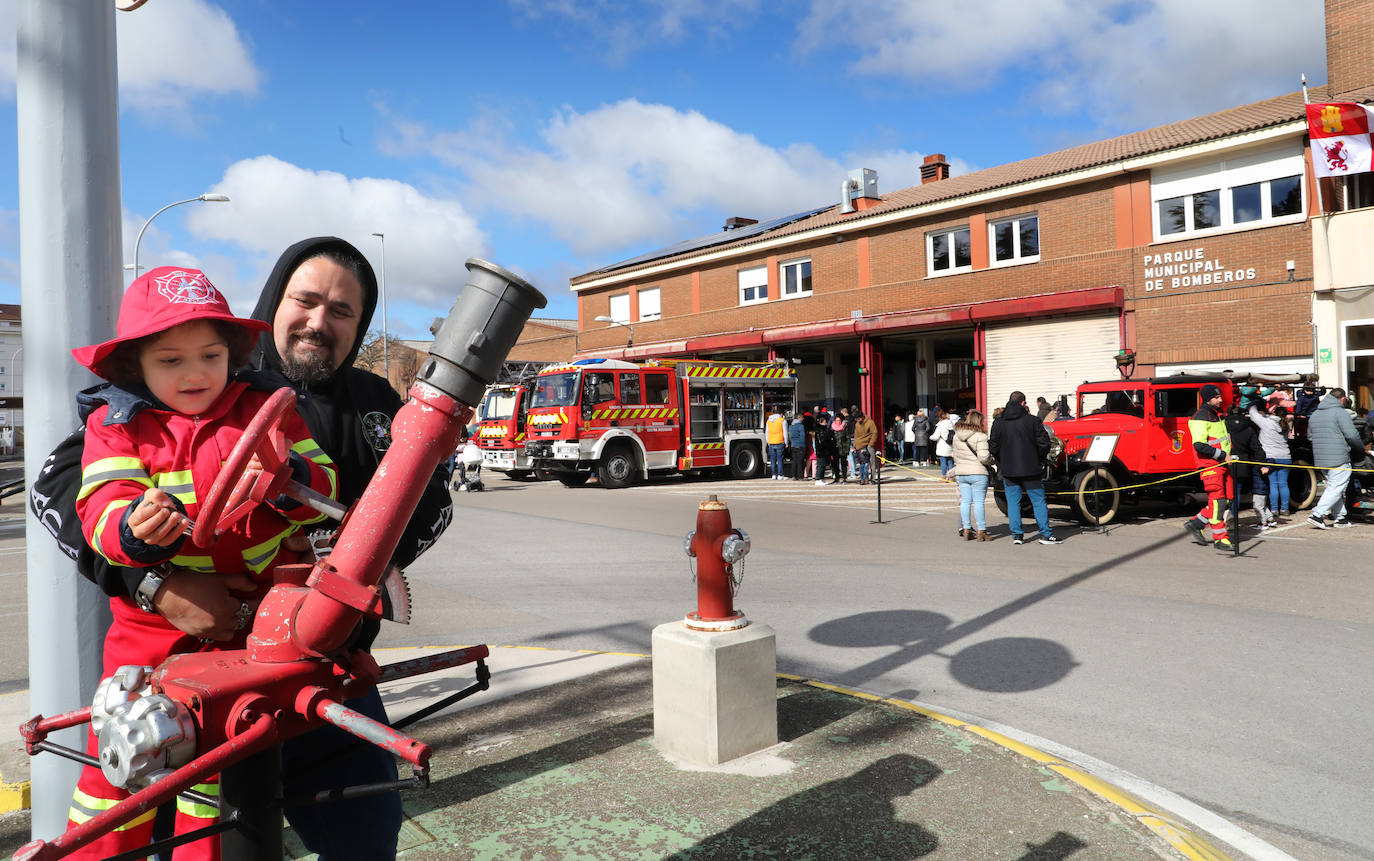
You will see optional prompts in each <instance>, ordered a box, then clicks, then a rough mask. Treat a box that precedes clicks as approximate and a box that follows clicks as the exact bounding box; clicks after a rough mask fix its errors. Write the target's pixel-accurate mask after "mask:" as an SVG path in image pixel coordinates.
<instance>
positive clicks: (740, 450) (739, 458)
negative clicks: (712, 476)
mask: <svg viewBox="0 0 1374 861" xmlns="http://www.w3.org/2000/svg"><path fill="white" fill-rule="evenodd" d="M762 467H763V456H762V455H760V454H759V450H758V449H757V448H756V447H754V446H752V445H748V444H741V445H737V446H735V447H734V448H733V449H731V451H730V476H731V477H732V478H753V477H754V476H756V475H758V474H759V471H760V470H761V469H762Z"/></svg>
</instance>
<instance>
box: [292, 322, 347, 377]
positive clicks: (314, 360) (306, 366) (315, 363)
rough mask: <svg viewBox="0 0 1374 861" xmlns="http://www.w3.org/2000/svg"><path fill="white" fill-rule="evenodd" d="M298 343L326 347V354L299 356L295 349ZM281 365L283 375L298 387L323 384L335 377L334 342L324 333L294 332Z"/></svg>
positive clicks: (312, 353)
mask: <svg viewBox="0 0 1374 861" xmlns="http://www.w3.org/2000/svg"><path fill="white" fill-rule="evenodd" d="M298 341H306V342H307V343H311V344H317V345H319V346H322V347H324V348H325V350H326V352H325V353H324V354H320V353H315V352H313V351H312V352H311V353H309V354H308V355H299V354H298V353H297V351H296V349H295V347H296V342H298ZM281 365H282V373H283V374H285V375H286V378H287V379H288V380H290V381H291V382H293V383H296V384H297V385H302V386H309V385H314V384H315V383H323V382H325V381H327V380H329V378H330V377H333V376H334V370H335V369H334V344H333V340H332V339H331V338H330V337H329V336H328V335H325V334H324V333H322V332H316V331H312V330H304V331H301V332H293V333H291V336H290V341H289V343H288V344H287V348H286V355H284V356H282V357H281Z"/></svg>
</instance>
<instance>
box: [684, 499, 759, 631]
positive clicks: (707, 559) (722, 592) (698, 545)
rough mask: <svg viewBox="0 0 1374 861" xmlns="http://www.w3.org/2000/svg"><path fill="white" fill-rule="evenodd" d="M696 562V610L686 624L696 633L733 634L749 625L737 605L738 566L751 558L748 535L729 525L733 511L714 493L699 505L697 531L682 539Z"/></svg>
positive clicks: (687, 551) (686, 549)
mask: <svg viewBox="0 0 1374 861" xmlns="http://www.w3.org/2000/svg"><path fill="white" fill-rule="evenodd" d="M682 549H683V550H684V551H685V552H686V553H687V555H688V556H689V557H691V558H694V559H696V560H697V609H696V612H694V613H688V614H687V617H686V620H685V621H686V624H687V627H688V628H691V629H692V630H695V631H733V630H736V629H738V628H743V627H744V626H746V625H748V624H749V620H748V619H747V618H745V616H744V613H743V612H741V611H739V610H736V609H735V606H734V598H735V589H736V588H738V587H739V578H737V577H736V576H735V571H736V567H737V566H739V565H741V564H742V563H743V562H744V557H745V556H747V555H749V536H748V535H747V534H746V533H745V531H744V530H743V529H735V528H733V527H732V526H731V525H730V509H729V508H728V507H726V505H725V503H723V502H721V501H720V500H719V499H717V498H716V496H715V494H712V495H711V496H710V497H708V498H707V499H706V501H704V502H702V503H701V504H700V505H698V506H697V528H696V529H694V530H692V531H691V532H688V533H687V535H686V537H685V538H683V540H682Z"/></svg>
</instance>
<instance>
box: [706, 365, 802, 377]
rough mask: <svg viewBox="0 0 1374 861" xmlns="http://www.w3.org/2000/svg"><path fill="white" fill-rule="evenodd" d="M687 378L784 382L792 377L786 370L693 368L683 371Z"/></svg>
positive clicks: (790, 372) (789, 371)
mask: <svg viewBox="0 0 1374 861" xmlns="http://www.w3.org/2000/svg"><path fill="white" fill-rule="evenodd" d="M683 375H684V376H687V377H727V378H730V379H772V380H785V379H789V378H790V377H791V376H792V371H791V370H789V369H787V368H699V367H697V368H693V367H689V368H687V369H685V370H684V371H683Z"/></svg>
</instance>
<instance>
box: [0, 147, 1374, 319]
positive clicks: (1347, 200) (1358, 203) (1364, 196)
mask: <svg viewBox="0 0 1374 861" xmlns="http://www.w3.org/2000/svg"><path fill="white" fill-rule="evenodd" d="M1341 187H1342V190H1343V194H1342V195H1341V196H1342V198H1344V199H1343V200H1342V201H1341V203H1342V208H1343V209H1363V208H1364V207H1366V206H1374V174H1370V173H1353V174H1351V175H1350V176H1347V177H1344V178H1343V179H1342V186H1341ZM0 341H3V339H0Z"/></svg>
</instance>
